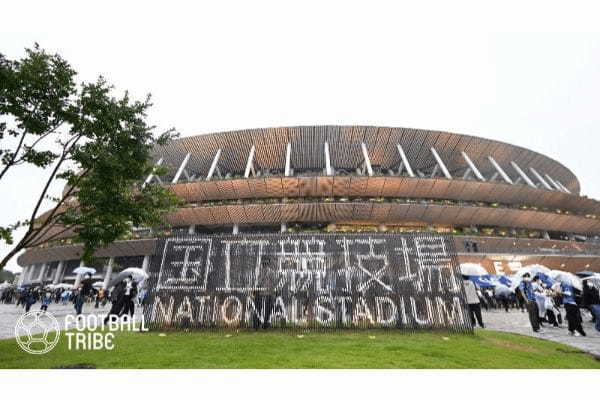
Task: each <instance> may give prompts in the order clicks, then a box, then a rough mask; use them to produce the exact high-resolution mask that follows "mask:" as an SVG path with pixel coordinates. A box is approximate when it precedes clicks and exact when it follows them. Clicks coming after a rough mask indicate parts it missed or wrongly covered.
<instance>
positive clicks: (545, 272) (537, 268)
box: [511, 264, 554, 289]
mask: <svg viewBox="0 0 600 400" xmlns="http://www.w3.org/2000/svg"><path fill="white" fill-rule="evenodd" d="M551 272H552V270H551V269H550V268H548V267H545V266H543V265H540V264H532V265H528V266H526V267H523V268H521V269H520V270H518V271H517V272H516V273H515V274H514V275H513V278H514V279H513V283H512V285H511V288H513V289H514V288H516V287H517V286H519V284H520V283H521V282H522V281H523V275H525V274H526V273H528V274H529V275H531V277H532V278H533V277H534V276H539V277H540V280H541V281H542V282H543V283H544V284H545V285H546V286H549V287H550V286H552V285H553V284H554V282H553V281H552V279H551V278H552V277H551V276H550V273H551Z"/></svg>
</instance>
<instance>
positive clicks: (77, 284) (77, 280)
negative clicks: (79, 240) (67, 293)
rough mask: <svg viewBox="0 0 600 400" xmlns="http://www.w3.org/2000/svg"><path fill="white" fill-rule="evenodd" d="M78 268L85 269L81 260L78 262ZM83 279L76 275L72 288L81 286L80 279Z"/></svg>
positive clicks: (80, 275)
mask: <svg viewBox="0 0 600 400" xmlns="http://www.w3.org/2000/svg"><path fill="white" fill-rule="evenodd" d="M79 266H80V267H85V263H84V262H83V260H81V261H79ZM82 277H83V274H77V275H75V284H74V285H73V287H74V288H75V289H77V287H78V286H79V284H81V278H82Z"/></svg>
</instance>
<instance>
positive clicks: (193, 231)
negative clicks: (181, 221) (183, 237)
mask: <svg viewBox="0 0 600 400" xmlns="http://www.w3.org/2000/svg"><path fill="white" fill-rule="evenodd" d="M194 233H196V225H190V227H189V228H188V235H193V234H194Z"/></svg>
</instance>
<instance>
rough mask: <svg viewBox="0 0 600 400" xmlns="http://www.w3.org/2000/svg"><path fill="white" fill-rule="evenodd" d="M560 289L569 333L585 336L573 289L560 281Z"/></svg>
mask: <svg viewBox="0 0 600 400" xmlns="http://www.w3.org/2000/svg"><path fill="white" fill-rule="evenodd" d="M560 290H561V292H562V295H563V304H564V305H565V310H566V312H567V324H568V328H569V334H570V335H574V336H580V335H581V336H585V331H584V330H583V327H582V326H581V313H580V312H579V307H578V306H577V303H576V302H575V291H574V290H573V286H571V285H569V284H568V283H565V282H561V283H560Z"/></svg>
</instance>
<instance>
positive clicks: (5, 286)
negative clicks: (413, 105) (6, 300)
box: [0, 281, 12, 290]
mask: <svg viewBox="0 0 600 400" xmlns="http://www.w3.org/2000/svg"><path fill="white" fill-rule="evenodd" d="M9 287H12V285H11V284H10V283H8V282H6V281H5V282H4V283H0V290H2V289H8V288H9Z"/></svg>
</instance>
